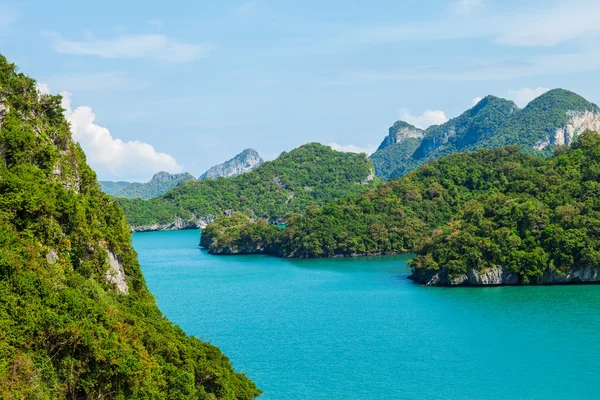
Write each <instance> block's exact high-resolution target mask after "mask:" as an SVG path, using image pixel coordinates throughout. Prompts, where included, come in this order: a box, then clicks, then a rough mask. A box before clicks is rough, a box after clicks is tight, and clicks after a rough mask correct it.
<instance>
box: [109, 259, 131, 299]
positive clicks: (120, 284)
mask: <svg viewBox="0 0 600 400" xmlns="http://www.w3.org/2000/svg"><path fill="white" fill-rule="evenodd" d="M106 263H107V264H108V265H109V268H108V269H107V270H106V272H105V273H104V277H105V278H106V281H107V282H108V283H112V284H114V285H115V286H116V287H117V289H118V290H119V293H121V294H129V287H128V286H127V281H126V280H125V271H124V270H123V264H122V263H121V261H119V258H118V257H117V256H116V255H115V253H113V252H112V251H110V250H108V256H107V258H106Z"/></svg>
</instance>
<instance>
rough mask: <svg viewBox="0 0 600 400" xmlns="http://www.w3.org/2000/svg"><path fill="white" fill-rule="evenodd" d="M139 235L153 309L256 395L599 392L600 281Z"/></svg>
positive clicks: (570, 395) (188, 234) (192, 234)
mask: <svg viewBox="0 0 600 400" xmlns="http://www.w3.org/2000/svg"><path fill="white" fill-rule="evenodd" d="M198 240H199V232H198V231H177V232H153V233H137V234H135V235H134V237H133V243H134V246H135V248H136V250H137V251H138V253H139V259H140V262H141V265H142V270H143V272H144V275H145V277H146V281H147V283H148V286H149V287H150V290H151V291H152V292H153V293H154V295H155V296H156V297H157V300H158V305H159V307H160V309H161V310H162V311H163V312H164V313H165V314H166V315H167V316H168V317H169V318H170V319H171V320H172V321H173V322H175V323H177V324H179V325H180V326H181V327H182V328H183V329H184V330H185V331H186V332H188V333H189V334H192V335H195V336H197V337H199V338H201V339H203V340H206V341H210V342H212V343H213V344H215V345H217V346H219V347H220V348H221V349H222V350H223V351H224V352H225V353H226V354H227V355H228V356H229V357H230V358H231V360H232V362H233V364H234V367H235V368H236V369H237V370H240V371H243V372H245V373H246V374H247V375H248V376H249V377H250V378H252V379H253V380H254V381H255V382H257V384H258V385H259V386H260V388H261V389H262V390H263V391H264V395H263V397H262V399H267V400H268V399H286V400H294V399H596V398H600V344H599V340H598V332H599V331H600V286H594V285H591V286H550V287H496V288H453V289H447V288H427V287H421V286H418V285H415V284H413V283H412V282H410V281H409V280H407V279H406V277H407V276H408V274H409V271H408V269H407V268H406V261H407V260H408V257H406V256H393V257H371V258H354V259H327V260H283V259H278V258H273V257H266V256H231V257H227V256H210V255H208V254H207V253H206V252H205V251H204V250H201V249H200V248H199V247H198V246H197V245H198Z"/></svg>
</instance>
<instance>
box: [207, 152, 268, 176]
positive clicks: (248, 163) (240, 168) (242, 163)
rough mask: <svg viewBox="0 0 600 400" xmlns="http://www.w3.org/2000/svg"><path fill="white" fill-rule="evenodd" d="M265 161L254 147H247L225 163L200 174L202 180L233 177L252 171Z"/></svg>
mask: <svg viewBox="0 0 600 400" xmlns="http://www.w3.org/2000/svg"><path fill="white" fill-rule="evenodd" d="M262 163H263V159H262V158H261V157H260V155H259V154H258V152H257V151H256V150H253V149H246V150H244V151H242V152H241V153H240V154H238V155H236V156H235V157H233V158H232V159H231V160H228V161H225V162H224V163H223V164H219V165H215V166H214V167H211V168H210V169H209V170H208V171H206V172H205V173H203V174H202V175H201V176H200V178H199V179H200V180H202V179H209V178H213V179H214V178H218V177H224V178H232V177H234V176H238V175H241V174H244V173H246V172H250V171H252V170H253V169H255V168H257V167H258V166H259V165H261V164H262Z"/></svg>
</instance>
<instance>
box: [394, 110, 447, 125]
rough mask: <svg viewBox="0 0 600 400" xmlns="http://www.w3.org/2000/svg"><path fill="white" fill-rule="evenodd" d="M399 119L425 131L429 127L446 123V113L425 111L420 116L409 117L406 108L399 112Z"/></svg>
mask: <svg viewBox="0 0 600 400" xmlns="http://www.w3.org/2000/svg"><path fill="white" fill-rule="evenodd" d="M400 119H401V120H403V121H406V122H408V123H409V124H412V125H414V126H416V127H417V128H421V129H427V128H429V127H430V126H431V125H441V124H443V123H444V122H447V121H448V117H447V116H446V113H445V112H444V111H442V110H425V111H424V112H423V114H421V115H411V113H410V112H409V111H408V110H407V109H406V108H403V109H401V110H400Z"/></svg>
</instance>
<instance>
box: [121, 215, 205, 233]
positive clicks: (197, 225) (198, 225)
mask: <svg viewBox="0 0 600 400" xmlns="http://www.w3.org/2000/svg"><path fill="white" fill-rule="evenodd" d="M214 220H215V216H214V215H211V214H208V215H203V216H201V217H197V216H194V217H193V218H191V219H189V220H185V219H183V218H177V219H176V220H174V221H172V222H170V223H168V224H152V225H142V226H132V227H131V230H132V231H133V232H157V231H179V230H184V229H204V228H206V226H207V225H208V224H210V223H211V222H213V221H214Z"/></svg>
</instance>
